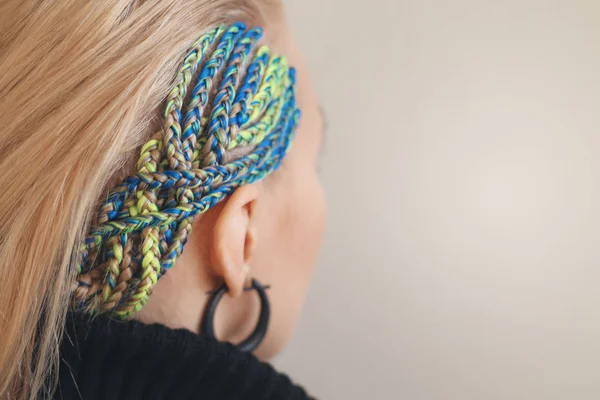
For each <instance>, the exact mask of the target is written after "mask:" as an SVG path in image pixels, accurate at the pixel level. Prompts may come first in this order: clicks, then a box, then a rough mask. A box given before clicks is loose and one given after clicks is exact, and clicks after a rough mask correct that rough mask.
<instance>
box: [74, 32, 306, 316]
mask: <svg viewBox="0 0 600 400" xmlns="http://www.w3.org/2000/svg"><path fill="white" fill-rule="evenodd" d="M261 36H262V30H261V29H260V28H255V29H246V26H245V25H244V24H242V23H236V24H233V25H231V26H228V27H227V26H219V27H217V28H216V29H214V30H212V31H210V32H207V33H205V34H203V35H202V36H200V37H199V38H198V39H197V40H196V41H195V42H194V43H193V44H192V46H191V48H190V50H189V52H188V54H187V55H186V57H185V58H184V59H183V62H182V65H181V68H180V69H179V71H178V74H177V77H176V79H175V84H174V85H173V87H172V89H171V91H170V92H169V95H168V97H167V101H166V106H165V110H164V113H163V125H162V129H161V130H160V131H159V132H157V133H156V134H155V135H153V136H152V137H151V138H150V140H149V141H148V142H146V144H144V145H143V146H142V148H141V151H140V157H139V160H138V162H137V173H136V174H135V175H131V176H128V177H127V178H125V179H124V180H123V181H122V182H121V183H120V184H119V185H117V186H116V187H115V188H113V189H112V190H111V191H110V193H109V195H108V196H107V198H106V201H105V202H104V203H103V204H102V205H101V206H100V207H99V210H98V216H97V219H96V221H95V222H94V224H93V226H91V227H90V230H89V232H88V235H87V236H86V238H85V240H84V242H83V243H82V244H80V245H79V246H78V248H77V249H76V250H77V254H78V258H77V262H76V268H77V279H76V282H75V288H74V290H73V294H72V299H73V307H74V308H75V309H79V310H84V311H86V312H88V313H91V314H100V313H110V314H112V315H113V316H115V317H118V318H123V319H125V318H130V317H131V316H132V315H133V314H134V313H135V312H136V311H138V310H140V309H141V308H142V307H143V306H144V305H145V304H146V303H147V301H148V297H149V296H150V294H151V291H152V288H153V286H154V285H155V284H156V282H157V281H158V279H160V277H161V276H162V275H164V274H165V273H166V271H167V270H169V268H171V267H172V266H173V264H174V263H175V261H176V260H177V258H178V257H179V256H180V255H181V253H182V251H183V247H184V245H185V243H186V241H187V238H188V235H189V234H190V233H191V231H192V224H193V220H194V217H195V216H196V215H198V214H201V213H203V212H205V211H207V210H208V209H210V208H211V207H212V206H214V205H215V204H216V203H217V202H219V201H220V200H222V199H223V198H224V197H226V196H227V195H229V194H231V193H232V192H233V191H234V190H235V189H236V188H238V187H239V186H241V185H245V184H248V183H252V182H254V181H256V180H259V179H261V178H263V177H264V176H266V175H267V174H269V173H271V172H272V171H274V170H276V169H277V168H278V167H279V165H280V163H281V161H282V159H283V158H284V156H285V154H286V153H287V151H288V148H289V146H290V142H291V140H292V138H293V135H294V131H295V128H296V126H297V123H298V120H299V117H300V111H299V110H298V109H297V107H296V102H295V93H294V84H295V71H294V69H293V68H290V67H289V66H288V64H287V61H286V59H285V58H283V57H281V56H278V55H274V54H272V53H271V51H270V50H269V48H268V47H266V46H260V47H258V48H257V42H258V40H259V39H260V37H261ZM211 50H212V51H211ZM243 71H245V72H243ZM217 80H219V83H218V87H214V88H213V85H215V84H216V83H215V82H216V81H217ZM190 86H192V87H193V89H192V90H191V93H190V94H189V101H187V104H186V105H184V101H185V99H186V95H187V92H188V88H189V87H190ZM184 106H185V110H184ZM184 111H185V112H184ZM184 115H185V118H183V116H184ZM241 147H244V148H246V147H247V148H248V149H249V150H247V151H249V153H248V154H247V155H245V156H243V157H241V158H239V159H236V160H232V161H227V157H226V153H227V151H229V150H232V149H235V148H241Z"/></svg>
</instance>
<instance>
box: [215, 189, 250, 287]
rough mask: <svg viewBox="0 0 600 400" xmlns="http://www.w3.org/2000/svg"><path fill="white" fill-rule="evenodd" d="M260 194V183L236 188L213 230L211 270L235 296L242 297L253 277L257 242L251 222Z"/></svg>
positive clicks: (226, 200) (226, 202) (226, 201)
mask: <svg viewBox="0 0 600 400" xmlns="http://www.w3.org/2000/svg"><path fill="white" fill-rule="evenodd" d="M258 193H259V189H258V185H257V184H251V185H243V186H241V187H239V188H237V189H236V190H235V191H234V192H233V194H232V195H230V196H229V197H228V198H227V199H225V200H224V204H223V207H222V209H221V211H220V213H219V215H218V217H217V219H216V221H215V225H214V228H213V235H212V243H211V245H210V261H211V267H212V269H213V272H214V273H216V274H217V275H219V276H221V277H222V278H223V279H224V280H225V283H226V284H227V287H228V288H229V292H228V293H229V295H230V296H232V297H237V296H239V295H240V294H242V292H243V290H244V285H245V283H246V281H248V280H249V277H250V260H251V258H252V253H253V252H254V244H255V243H256V233H255V231H254V229H252V227H253V224H252V222H253V215H254V208H255V205H256V199H257V197H258Z"/></svg>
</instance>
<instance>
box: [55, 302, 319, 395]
mask: <svg viewBox="0 0 600 400" xmlns="http://www.w3.org/2000/svg"><path fill="white" fill-rule="evenodd" d="M61 359H62V361H61V365H60V371H59V386H58V389H57V391H56V394H55V397H54V398H55V399H61V400H71V399H83V400H95V399H127V400H137V399H144V400H148V399H169V400H170V399H176V400H180V399H205V400H208V399H252V400H259V399H273V400H275V399H290V400H292V399H293V400H296V399H308V396H307V394H306V393H305V391H304V390H303V389H302V388H301V387H299V386H296V385H294V384H293V383H292V382H291V381H290V379H289V378H288V377H287V376H285V375H283V374H280V373H278V372H276V371H275V370H274V369H273V368H272V367H271V366H270V365H269V364H266V363H263V362H260V361H259V360H258V359H257V358H256V357H255V356H253V355H251V354H247V353H243V352H241V351H240V350H238V349H237V348H236V347H235V346H233V345H231V344H228V343H221V342H218V341H216V340H215V339H213V338H210V337H206V336H201V335H196V334H194V333H192V332H190V331H187V330H185V329H169V328H167V327H165V326H163V325H158V324H152V325H146V324H142V323H140V322H135V321H128V322H120V321H114V320H110V319H108V318H96V319H94V320H93V321H91V320H90V319H89V318H87V317H85V316H83V315H79V314H71V315H69V317H68V320H67V325H66V332H65V336H64V339H63V344H62V347H61Z"/></svg>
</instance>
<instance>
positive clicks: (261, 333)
mask: <svg viewBox="0 0 600 400" xmlns="http://www.w3.org/2000/svg"><path fill="white" fill-rule="evenodd" d="M252 289H253V290H256V291H257V292H258V297H259V298H260V316H259V317H258V323H257V324H256V328H254V331H253V332H252V333H251V334H250V336H248V338H247V339H246V340H244V341H243V342H242V343H240V344H238V345H237V347H238V348H239V349H240V350H242V351H245V352H250V351H254V350H256V348H257V347H258V345H259V344H260V343H261V342H262V340H263V339H264V338H265V335H266V334H267V327H268V326H269V317H270V314H271V308H270V306H269V299H268V298H267V292H266V291H265V289H267V287H265V286H263V285H261V284H260V283H259V282H258V281H257V280H256V279H252V286H251V287H250V288H248V289H244V290H252ZM228 290H229V289H228V288H227V285H226V284H225V283H224V284H222V285H221V287H219V289H217V290H216V291H214V292H212V296H211V298H210V300H209V301H208V304H207V306H206V311H205V312H204V317H203V318H202V327H201V332H202V333H203V334H205V335H208V336H212V337H215V327H214V318H215V312H216V311H217V305H218V304H219V301H220V300H221V298H222V297H223V295H224V294H225V293H226V292H227V291H228Z"/></svg>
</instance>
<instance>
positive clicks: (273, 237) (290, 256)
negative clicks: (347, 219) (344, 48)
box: [135, 23, 326, 359]
mask: <svg viewBox="0 0 600 400" xmlns="http://www.w3.org/2000/svg"><path fill="white" fill-rule="evenodd" d="M265 37H266V39H265V41H266V43H267V44H268V45H269V46H270V47H271V48H272V49H273V50H275V51H276V52H278V53H279V54H282V55H285V56H286V57H287V58H288V61H289V63H290V65H291V66H293V67H295V68H296V71H297V89H296V97H297V103H298V107H299V108H300V110H301V112H302V118H301V120H300V124H299V126H298V128H297V131H296V137H295V139H294V142H293V144H292V147H291V149H290V151H289V153H288V154H287V156H286V158H285V160H284V162H283V164H282V167H281V168H280V169H279V170H278V171H276V172H275V173H274V174H273V175H271V176H269V177H268V178H266V179H264V180H262V181H259V182H257V183H254V184H251V185H245V186H242V187H240V188H238V189H237V190H236V191H235V192H234V193H233V194H232V195H231V196H229V197H228V198H227V199H225V200H223V201H222V202H221V203H219V204H217V205H216V206H215V207H213V208H212V209H210V210H209V211H208V212H206V213H205V214H203V215H202V216H200V217H198V218H196V220H195V221H194V227H193V231H192V233H191V234H190V235H189V237H188V242H187V244H186V245H185V248H184V251H183V254H182V255H181V257H180V258H179V259H178V260H177V262H176V264H175V266H174V267H173V268H172V269H171V270H170V271H169V272H168V273H167V274H166V275H165V276H164V277H162V278H161V279H160V281H159V282H158V284H157V285H156V286H155V289H154V293H153V294H152V296H151V297H150V301H149V303H148V304H147V305H146V306H145V307H144V308H143V309H142V310H141V311H140V312H138V313H137V314H136V317H135V318H136V319H138V320H140V321H142V322H146V323H153V322H157V323H161V324H164V325H167V326H169V327H171V328H186V329H188V330H191V331H193V332H200V325H201V319H202V316H203V314H204V309H205V307H206V303H207V301H208V299H209V295H208V294H207V292H209V291H212V290H215V289H216V288H218V287H219V286H220V285H221V284H222V283H223V282H225V283H226V284H227V286H228V288H229V292H228V296H225V297H224V298H223V300H222V301H221V302H220V303H219V306H218V309H217V313H216V316H215V330H216V335H217V338H218V339H219V340H222V341H230V342H233V343H239V342H240V341H242V340H243V339H244V338H245V337H247V336H248V334H249V333H250V332H251V331H252V330H253V328H254V326H255V324H256V321H257V318H258V313H259V308H260V304H259V301H258V296H257V295H256V292H254V291H244V290H243V289H244V287H248V286H249V281H250V279H251V278H256V279H257V280H258V281H260V282H261V283H262V284H264V285H270V286H271V287H270V289H268V291H267V293H268V296H269V300H270V304H271V318H270V320H269V329H268V332H267V336H266V338H265V340H264V341H263V342H262V343H261V345H260V346H259V348H258V349H257V350H256V352H255V353H256V355H257V356H258V357H260V358H261V359H269V358H271V357H272V356H274V355H275V354H277V353H278V352H279V351H280V350H281V348H282V347H283V346H284V345H285V344H286V342H287V341H288V339H289V338H290V336H291V333H292V331H293V328H294V326H295V323H296V320H297V318H298V316H299V313H300V309H301V306H302V304H303V302H304V298H305V295H306V292H307V289H308V285H309V282H310V279H311V276H312V272H313V266H314V264H315V260H316V256H317V253H318V250H319V248H320V245H321V242H322V238H323V231H324V225H325V215H326V204H325V198H324V194H323V189H322V186H321V183H320V180H319V176H318V173H317V163H318V158H319V153H320V150H321V146H322V139H323V116H322V114H321V112H320V109H319V106H318V102H317V97H316V93H315V90H314V88H313V86H312V83H311V80H310V76H309V74H308V71H307V68H306V65H305V63H304V59H303V57H302V55H301V53H300V51H299V50H298V48H297V46H296V44H295V42H294V39H293V37H292V35H291V33H290V31H289V29H288V28H287V26H285V24H283V23H277V24H273V25H272V26H270V27H265Z"/></svg>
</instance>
